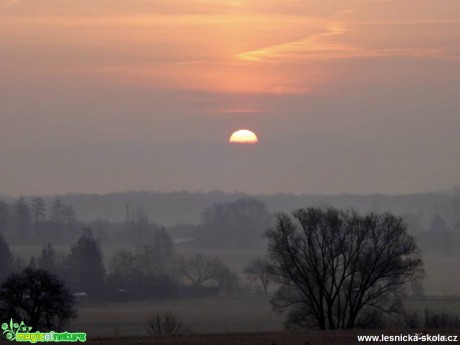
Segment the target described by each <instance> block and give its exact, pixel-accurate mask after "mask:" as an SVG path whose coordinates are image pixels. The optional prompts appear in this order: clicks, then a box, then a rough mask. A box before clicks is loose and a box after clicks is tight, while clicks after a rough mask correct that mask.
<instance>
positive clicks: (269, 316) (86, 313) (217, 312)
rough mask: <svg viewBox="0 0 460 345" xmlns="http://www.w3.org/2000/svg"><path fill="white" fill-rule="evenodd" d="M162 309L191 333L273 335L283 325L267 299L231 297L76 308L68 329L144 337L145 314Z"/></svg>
mask: <svg viewBox="0 0 460 345" xmlns="http://www.w3.org/2000/svg"><path fill="white" fill-rule="evenodd" d="M165 309H167V310H172V311H174V312H175V313H176V314H177V315H178V316H179V317H180V319H181V320H182V321H183V323H184V325H185V326H186V328H188V329H189V330H190V331H191V332H193V333H228V332H262V331H265V332H267V331H276V330H281V329H282V322H283V318H282V316H280V315H278V314H276V313H274V312H272V311H271V309H270V304H269V302H268V297H267V296H263V295H235V296H230V297H220V296H213V297H209V298H200V299H171V300H160V301H158V300H152V301H139V302H128V303H107V304H97V305H89V304H88V305H79V306H78V318H77V319H76V320H75V321H74V322H73V323H72V324H71V325H70V328H71V329H73V330H84V331H86V332H88V334H92V335H115V334H118V335H145V334H146V331H145V328H144V323H145V320H146V318H147V315H148V314H149V312H150V311H154V310H165Z"/></svg>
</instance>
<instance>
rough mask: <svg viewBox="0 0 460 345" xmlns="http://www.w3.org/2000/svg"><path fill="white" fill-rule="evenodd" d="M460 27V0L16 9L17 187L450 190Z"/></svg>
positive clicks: (71, 4)
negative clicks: (238, 138)
mask: <svg viewBox="0 0 460 345" xmlns="http://www.w3.org/2000/svg"><path fill="white" fill-rule="evenodd" d="M459 18H460V1H458V0H418V1H413V0H396V1H390V0H368V1H365V0H340V1H339V0H337V1H333V0H330V1H329V0H317V1H308V0H265V1H260V0H110V1H108V0H91V1H90V0H66V1H62V0H40V1H37V0H0V194H9V195H13V196H16V195H51V194H63V193H70V192H72V193H108V192H119V191H126V190H155V191H165V192H167V191H182V190H188V191H209V190H223V191H230V192H233V191H239V192H246V193H249V194H252V193H257V194H272V193H297V194H303V193H314V194H339V193H359V194H372V193H385V194H406V193H418V192H429V191H441V190H449V189H450V188H452V187H454V186H458V185H460V141H459V139H458V137H459V133H460V97H459V95H460V94H459V90H460V66H459V62H460V25H459V24H460V19H459ZM238 129H250V130H252V131H254V132H255V133H256V134H257V136H258V137H259V143H258V144H257V145H242V144H229V143H228V139H229V137H230V135H231V134H232V132H233V131H236V130H238Z"/></svg>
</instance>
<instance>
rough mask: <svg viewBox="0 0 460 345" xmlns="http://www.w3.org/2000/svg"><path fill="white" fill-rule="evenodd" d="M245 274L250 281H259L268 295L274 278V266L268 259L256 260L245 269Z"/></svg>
mask: <svg viewBox="0 0 460 345" xmlns="http://www.w3.org/2000/svg"><path fill="white" fill-rule="evenodd" d="M244 273H245V274H246V275H247V276H248V278H249V280H252V281H259V282H260V284H262V287H263V289H264V294H267V290H268V286H269V285H270V283H271V282H272V278H273V266H272V264H271V263H270V262H269V261H268V260H266V259H260V258H257V259H254V260H252V261H251V263H250V264H249V265H247V266H246V267H245V268H244Z"/></svg>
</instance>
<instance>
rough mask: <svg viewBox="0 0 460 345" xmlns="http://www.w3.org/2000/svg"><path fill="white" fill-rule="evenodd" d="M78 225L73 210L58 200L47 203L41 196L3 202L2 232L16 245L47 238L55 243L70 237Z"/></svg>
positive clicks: (0, 206)
mask: <svg viewBox="0 0 460 345" xmlns="http://www.w3.org/2000/svg"><path fill="white" fill-rule="evenodd" d="M76 226H77V217H76V213H75V210H74V207H73V206H72V205H70V204H66V203H64V202H63V201H62V200H61V199H59V198H56V199H53V200H52V201H50V203H49V204H47V203H45V201H44V199H43V198H41V197H33V198H29V199H26V198H25V197H19V198H18V199H16V200H14V201H12V202H10V203H8V202H6V201H4V200H0V233H1V234H4V235H5V236H7V237H8V238H9V239H10V240H11V241H13V242H14V243H22V244H30V243H34V242H36V241H40V240H42V239H44V238H53V239H54V240H55V241H56V242H60V241H63V240H64V238H67V237H69V236H70V237H71V236H72V235H73V234H74V230H75V229H76Z"/></svg>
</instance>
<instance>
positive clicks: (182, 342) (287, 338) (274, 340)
mask: <svg viewBox="0 0 460 345" xmlns="http://www.w3.org/2000/svg"><path fill="white" fill-rule="evenodd" d="M438 333H439V334H443V335H457V336H458V334H459V332H455V331H454V332H452V331H450V332H449V331H447V332H439V331H431V332H428V334H431V335H437V334H438ZM381 334H385V335H389V336H391V335H393V336H397V335H400V334H404V335H407V334H411V335H413V334H414V332H413V331H410V332H402V333H401V332H400V331H388V330H387V331H379V330H376V331H360V330H352V331H307V332H267V333H239V334H236V333H225V334H191V335H183V336H178V337H127V338H93V339H91V338H90V339H89V341H88V343H87V344H98V345H99V344H109V345H124V344H126V345H128V344H129V345H136V344H142V345H217V344H218V345H326V344H344V345H347V344H360V343H359V342H358V341H357V335H374V336H375V335H381ZM367 344H371V342H367ZM391 344H407V342H405V343H404V342H391Z"/></svg>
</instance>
